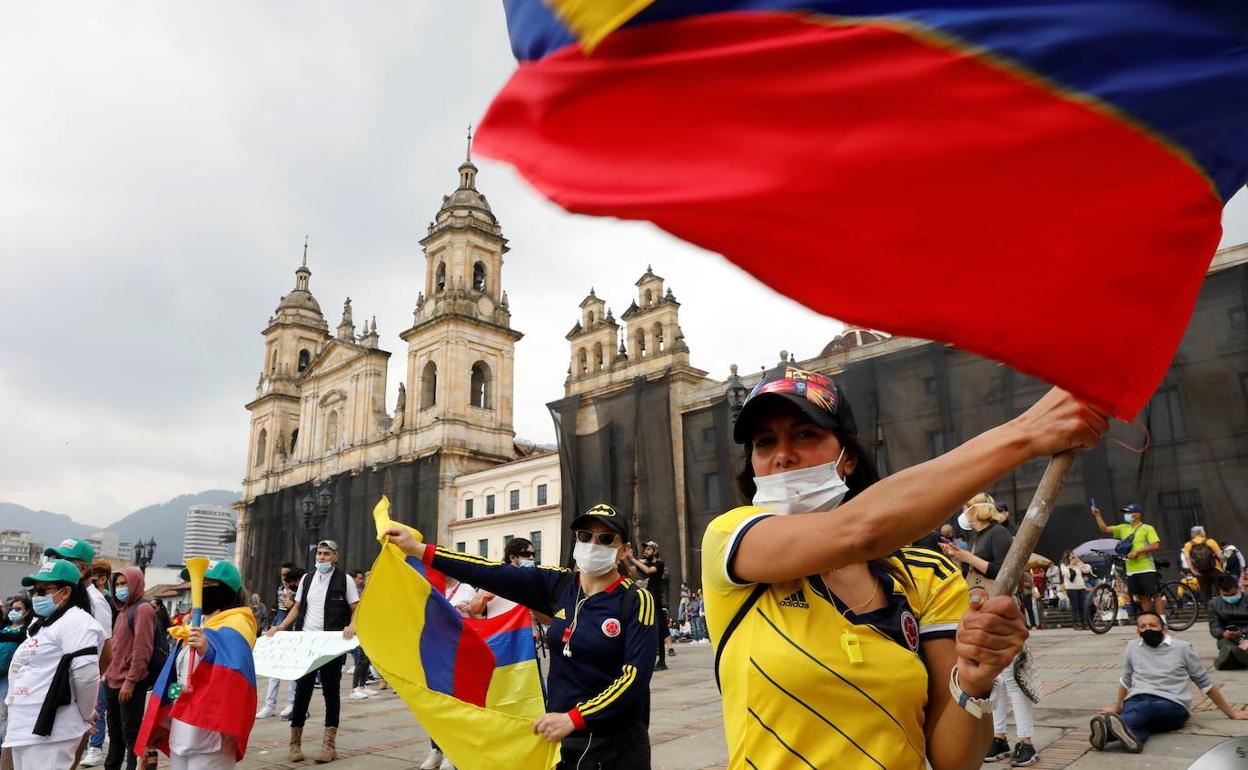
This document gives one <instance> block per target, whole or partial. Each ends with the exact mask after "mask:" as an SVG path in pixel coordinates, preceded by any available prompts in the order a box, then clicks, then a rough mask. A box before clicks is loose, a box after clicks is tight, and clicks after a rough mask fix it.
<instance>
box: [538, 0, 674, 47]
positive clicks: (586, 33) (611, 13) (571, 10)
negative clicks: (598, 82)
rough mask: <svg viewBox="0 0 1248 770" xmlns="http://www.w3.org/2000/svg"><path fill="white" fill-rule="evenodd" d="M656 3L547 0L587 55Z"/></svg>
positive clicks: (650, 1) (628, 0)
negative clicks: (604, 39) (608, 36)
mask: <svg viewBox="0 0 1248 770" xmlns="http://www.w3.org/2000/svg"><path fill="white" fill-rule="evenodd" d="M654 2H655V0H547V4H548V5H549V6H550V7H551V9H552V10H554V12H555V13H556V14H557V15H558V16H559V18H560V19H562V20H563V22H564V23H565V24H567V25H568V26H569V27H570V28H571V29H572V31H573V32H574V33H575V34H576V36H577V38H578V39H579V40H580V41H581V48H583V49H584V50H586V51H592V50H593V49H594V46H596V45H598V44H599V43H601V42H602V40H603V38H605V37H606V36H607V35H609V34H611V33H612V32H614V31H615V30H617V29H619V28H620V27H622V26H624V25H625V24H627V23H628V21H629V19H631V18H633V17H634V16H636V15H637V14H639V13H641V12H642V11H644V10H645V9H646V8H647V7H649V6H651V5H654Z"/></svg>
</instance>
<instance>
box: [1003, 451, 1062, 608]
mask: <svg viewBox="0 0 1248 770" xmlns="http://www.w3.org/2000/svg"><path fill="white" fill-rule="evenodd" d="M1074 462H1075V451H1074V450H1073V449H1072V450H1068V451H1065V452H1062V453H1060V454H1056V455H1053V458H1052V459H1051V460H1049V466H1048V467H1047V468H1045V469H1044V476H1043V477H1042V478H1041V479H1040V486H1039V487H1037V488H1036V494H1035V497H1033V498H1031V505H1029V506H1027V515H1026V516H1024V517H1023V520H1022V521H1021V522H1019V524H1018V532H1017V533H1016V534H1015V535H1014V542H1013V544H1012V545H1010V550H1009V551H1008V552H1006V555H1005V561H1004V562H1002V564H1001V569H1000V571H998V572H997V579H996V580H995V581H993V583H992V585H991V586H990V587H989V588H988V595H989V596H1013V595H1014V593H1015V592H1016V591H1017V590H1018V581H1019V579H1020V578H1021V577H1022V576H1023V570H1024V569H1026V568H1027V560H1028V559H1030V558H1031V554H1032V553H1033V552H1034V551H1035V550H1036V544H1037V543H1039V542H1040V535H1042V534H1044V527H1045V525H1046V524H1048V523H1049V514H1050V513H1052V512H1053V503H1055V502H1056V501H1057V496H1058V495H1059V494H1061V492H1062V485H1063V484H1065V483H1066V474H1068V473H1069V472H1070V468H1071V466H1072V465H1074Z"/></svg>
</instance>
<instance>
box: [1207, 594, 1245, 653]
mask: <svg viewBox="0 0 1248 770" xmlns="http://www.w3.org/2000/svg"><path fill="white" fill-rule="evenodd" d="M1216 587H1217V590H1218V594H1217V595H1216V596H1214V597H1213V598H1212V599H1210V600H1209V633H1210V635H1212V636H1213V638H1214V639H1217V640H1218V658H1217V660H1216V661H1215V662H1214V664H1213V667H1214V668H1216V669H1218V670H1219V671H1233V670H1235V669H1241V668H1248V637H1245V636H1244V631H1248V602H1245V601H1244V600H1243V599H1244V594H1243V591H1241V590H1240V587H1239V581H1238V580H1236V579H1235V578H1233V577H1231V576H1230V575H1222V576H1220V577H1219V578H1218V582H1217V583H1216Z"/></svg>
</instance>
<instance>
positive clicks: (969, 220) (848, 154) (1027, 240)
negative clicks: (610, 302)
mask: <svg viewBox="0 0 1248 770" xmlns="http://www.w3.org/2000/svg"><path fill="white" fill-rule="evenodd" d="M504 5H505V6H506V10H507V22H508V28H509V32H510V36H511V43H512V48H513V50H514V52H515V55H516V57H517V58H518V59H519V60H520V66H519V68H518V69H517V71H516V72H515V74H514V75H513V77H512V78H511V80H510V82H508V83H507V85H506V87H504V89H503V90H502V92H501V93H499V94H498V96H497V97H496V98H495V100H494V103H493V104H492V105H491V107H490V109H489V112H488V114H487V115H486V117H485V120H484V122H483V124H482V125H481V128H480V131H479V134H478V139H477V147H478V148H479V149H480V150H481V151H482V152H484V153H485V154H487V155H492V156H494V157H497V158H500V159H503V160H506V161H508V162H510V163H512V164H514V165H515V166H516V167H517V168H518V169H519V170H520V172H521V173H522V174H523V175H524V176H525V177H526V178H527V179H528V180H529V181H530V182H532V183H533V184H534V185H535V186H536V187H537V188H538V189H539V190H540V191H541V192H543V193H544V194H545V195H547V196H548V197H550V198H551V199H552V200H554V201H555V202H556V203H558V204H560V205H562V206H563V207H564V208H566V209H568V210H570V211H575V212H581V213H586V214H598V215H613V216H618V217H623V218H626V219H645V220H650V221H652V222H654V223H655V224H657V225H659V226H660V227H662V228H663V229H665V230H667V231H669V232H671V233H673V234H675V235H677V236H679V237H681V238H684V239H686V240H688V241H690V242H692V243H695V244H698V245H699V246H703V247H705V248H707V249H710V250H713V251H717V252H720V253H721V254H723V255H724V256H726V257H727V258H728V259H730V260H732V261H733V262H734V263H736V264H737V265H739V266H741V267H742V268H744V269H746V270H748V271H749V272H750V273H752V274H753V275H755V276H757V277H758V278H759V279H761V280H762V281H764V282H765V283H767V284H769V285H770V286H772V287H774V288H775V289H777V290H778V291H780V292H782V293H784V294H787V295H788V296H790V297H792V298H794V299H796V300H798V301H800V302H802V303H804V304H806V305H808V306H809V307H811V308H813V309H815V310H818V311H820V312H823V313H827V314H830V315H833V316H835V317H837V318H840V319H842V320H845V321H849V322H852V323H856V324H861V325H865V326H869V327H874V328H879V329H885V330H887V331H890V332H894V333H899V334H907V335H912V336H917V337H923V338H929V339H935V340H940V341H944V342H951V343H954V344H956V345H958V346H961V347H964V348H966V349H968V350H971V351H973V352H976V353H979V354H982V355H987V356H990V357H993V358H996V359H998V360H1001V361H1004V362H1006V363H1009V364H1011V365H1012V366H1015V367H1017V368H1018V369H1021V370H1023V371H1025V372H1028V373H1030V374H1033V375H1036V376H1038V377H1040V378H1043V379H1045V380H1048V381H1050V382H1053V383H1056V384H1059V385H1061V386H1063V387H1065V388H1067V389H1069V390H1071V391H1073V392H1074V393H1076V394H1077V395H1079V396H1081V397H1083V398H1085V399H1087V400H1089V401H1091V402H1093V403H1095V404H1098V405H1101V406H1103V407H1105V408H1108V409H1110V410H1111V411H1112V412H1113V413H1114V414H1115V415H1117V416H1118V417H1122V418H1124V419H1129V418H1131V417H1133V416H1134V415H1135V414H1136V413H1137V412H1138V411H1139V409H1140V408H1141V407H1142V406H1143V405H1144V404H1145V403H1146V402H1147V400H1148V398H1149V397H1150V395H1151V394H1152V392H1153V390H1154V389H1155V387H1156V385H1157V384H1158V382H1159V381H1160V380H1161V377H1162V376H1163V374H1164V372H1165V370H1166V367H1167V366H1168V365H1169V363H1170V360H1171V357H1172V356H1173V354H1174V351H1175V348H1176V347H1177V345H1178V342H1179V340H1180V338H1181V336H1182V334H1183V330H1184V327H1185V325H1186V321H1187V318H1188V316H1189V315H1190V313H1191V308H1192V306H1193V304H1194V302H1195V299H1196V294H1197V291H1198V289H1199V286H1200V283H1201V281H1202V279H1203V277H1204V274H1205V271H1206V270H1207V268H1208V265H1209V260H1210V258H1211V257H1212V255H1213V253H1214V250H1215V249H1216V247H1217V243H1218V240H1219V235H1220V231H1221V230H1220V215H1221V210H1222V206H1223V203H1224V201H1225V200H1226V199H1228V198H1229V197H1230V196H1231V195H1232V194H1233V193H1234V192H1235V191H1236V189H1237V188H1238V187H1239V186H1240V185H1242V184H1243V183H1244V182H1245V180H1246V179H1248V2H1245V0H1026V1H1024V0H1015V1H1012V2H1011V1H1005V0H996V1H995V2H993V1H992V0H874V1H873V2H871V1H867V0H857V1H852V0H545V1H543V0H504Z"/></svg>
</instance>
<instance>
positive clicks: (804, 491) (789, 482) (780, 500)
mask: <svg viewBox="0 0 1248 770" xmlns="http://www.w3.org/2000/svg"><path fill="white" fill-rule="evenodd" d="M844 456H845V450H844V449H842V450H841V454H840V455H839V456H838V457H837V458H836V461H835V462H830V463H824V464H823V465H815V466H812V467H810V468H799V469H797V470H795V471H785V472H784V473H773V474H771V475H770V476H756V477H755V478H754V487H755V492H754V505H756V506H758V507H759V508H766V509H767V510H769V511H771V512H773V513H779V514H781V515H788V514H792V513H810V512H811V511H830V510H832V509H833V508H835V507H836V506H838V505H840V504H841V500H844V499H845V495H846V494H848V493H849V485H848V484H846V483H845V480H844V479H842V478H841V475H840V474H839V473H837V472H836V466H837V465H839V464H840V462H841V457H844Z"/></svg>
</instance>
